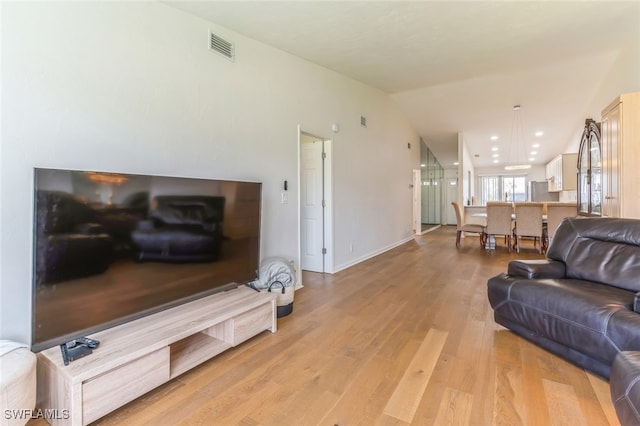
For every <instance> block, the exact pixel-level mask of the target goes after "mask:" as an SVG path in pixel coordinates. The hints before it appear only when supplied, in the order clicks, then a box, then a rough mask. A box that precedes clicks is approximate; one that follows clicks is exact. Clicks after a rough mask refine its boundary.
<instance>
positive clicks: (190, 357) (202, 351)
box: [169, 332, 231, 378]
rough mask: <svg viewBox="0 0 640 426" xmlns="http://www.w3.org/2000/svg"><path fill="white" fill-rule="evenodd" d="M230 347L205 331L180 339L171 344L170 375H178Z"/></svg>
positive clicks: (172, 376)
mask: <svg viewBox="0 0 640 426" xmlns="http://www.w3.org/2000/svg"><path fill="white" fill-rule="evenodd" d="M229 348H231V345H230V344H229V343H227V342H225V341H223V340H220V339H218V338H215V337H213V336H210V335H208V334H206V333H205V332H201V333H196V334H194V335H191V336H189V337H186V338H184V339H182V340H179V341H177V342H176V343H173V344H172V345H171V353H170V373H169V376H170V377H171V378H174V377H177V376H179V375H180V374H182V373H184V372H185V371H188V370H190V369H192V368H193V367H195V366H196V365H198V364H201V363H203V362H205V361H207V360H208V359H210V358H213V357H214V356H216V355H218V354H220V353H222V352H224V351H226V350H227V349H229Z"/></svg>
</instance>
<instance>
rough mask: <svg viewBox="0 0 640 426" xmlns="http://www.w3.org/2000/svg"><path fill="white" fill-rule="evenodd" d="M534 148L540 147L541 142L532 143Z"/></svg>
mask: <svg viewBox="0 0 640 426" xmlns="http://www.w3.org/2000/svg"><path fill="white" fill-rule="evenodd" d="M531 146H532V147H533V148H540V144H539V143H534V144H533V145H531Z"/></svg>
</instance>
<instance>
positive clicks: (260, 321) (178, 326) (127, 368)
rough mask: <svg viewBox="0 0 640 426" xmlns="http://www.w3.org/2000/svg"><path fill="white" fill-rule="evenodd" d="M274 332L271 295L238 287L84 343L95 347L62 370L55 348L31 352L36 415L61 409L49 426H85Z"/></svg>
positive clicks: (274, 311)
mask: <svg viewBox="0 0 640 426" xmlns="http://www.w3.org/2000/svg"><path fill="white" fill-rule="evenodd" d="M276 328H277V322H276V295H275V293H269V292H256V291H254V290H252V289H250V288H248V287H244V286H241V287H238V288H236V289H233V290H229V291H226V292H221V293H216V294H213V295H211V296H207V297H203V298H201V299H197V300H194V301H191V302H188V303H185V304H183V305H179V306H176V307H173V308H171V309H167V310H165V311H161V312H157V313H154V314H152V315H149V316H146V317H142V318H139V319H137V320H134V321H131V322H128V323H124V324H121V325H119V326H116V327H113V328H111V329H108V330H104V331H101V332H99V333H96V334H95V335H92V336H90V337H92V338H95V339H97V340H100V342H101V343H100V347H99V348H97V349H96V350H94V352H93V353H92V354H91V355H89V356H86V357H83V358H80V359H78V360H77V361H74V362H72V363H71V364H69V365H67V366H65V365H64V363H63V361H62V357H61V355H60V351H59V348H58V347H55V348H50V349H47V350H45V351H42V352H40V353H38V368H37V374H38V408H39V409H43V410H46V409H49V410H57V412H63V411H62V410H68V411H64V412H67V413H68V414H69V416H60V417H61V418H54V419H48V420H49V421H50V423H51V424H53V425H73V426H76V425H78V426H80V425H85V424H88V423H90V422H93V421H95V420H97V419H99V418H100V417H102V416H104V415H106V414H108V413H110V412H111V411H113V410H115V409H117V408H119V407H121V406H122V405H124V404H126V403H127V402H129V401H132V400H133V399H135V398H137V397H139V396H141V395H143V394H145V393H146V392H149V391H150V390H152V389H154V388H156V387H157V386H160V385H161V384H163V383H165V382H167V381H169V380H171V379H172V378H174V377H177V376H178V375H180V374H182V373H184V372H186V371H188V370H189V369H191V368H193V367H195V366H196V365H198V364H200V363H202V362H205V361H207V360H208V359H210V358H213V357H214V356H216V355H218V354H220V353H221V352H223V351H225V350H226V349H229V348H231V347H233V346H236V345H239V344H240V343H242V342H243V341H245V340H247V339H249V338H251V337H253V336H255V335H256V334H259V333H261V332H263V331H265V330H270V331H271V332H275V331H276ZM62 417H64V418H62Z"/></svg>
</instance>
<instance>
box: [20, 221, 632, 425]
mask: <svg viewBox="0 0 640 426" xmlns="http://www.w3.org/2000/svg"><path fill="white" fill-rule="evenodd" d="M501 242H502V241H501V240H500V239H498V248H497V250H496V251H495V252H487V251H485V250H482V249H481V248H480V247H479V244H478V239H477V238H467V239H464V240H463V243H462V247H461V248H460V249H458V250H457V249H456V248H455V229H454V228H452V227H443V228H440V229H438V230H436V231H433V232H430V233H428V234H425V235H423V236H420V237H416V239H415V240H414V241H411V242H409V243H407V244H404V245H402V246H400V247H397V248H395V249H393V250H391V251H389V252H387V253H384V254H382V255H380V256H378V257H375V258H373V259H370V260H368V261H366V262H363V263H361V264H359V265H356V266H354V267H351V268H349V269H346V270H344V271H342V272H339V273H337V274H334V275H323V274H314V273H304V275H303V276H304V285H305V287H304V288H303V289H301V290H299V291H298V292H296V294H295V302H294V312H293V313H292V314H291V315H289V316H288V317H285V318H281V319H280V320H279V322H278V327H279V329H278V332H277V333H275V334H271V333H268V332H265V333H263V334H261V335H259V336H257V337H255V338H254V339H251V340H250V341H248V342H246V343H244V344H243V345H241V346H240V347H238V348H235V349H232V350H229V351H227V352H225V353H223V354H222V355H220V356H218V357H217V358H214V359H213V360H211V361H209V362H207V363H205V364H203V365H201V366H200V367H198V368H195V369H194V370H192V371H190V372H188V373H185V374H184V375H183V376H180V377H179V378H177V379H176V380H173V381H171V382H169V383H167V384H166V385H164V386H162V387H160V388H158V389H157V390H155V391H153V392H151V393H149V394H147V395H145V396H143V397H141V398H140V399H138V400H136V401H134V402H132V403H130V404H129V405H127V406H125V407H123V408H121V409H120V410H118V411H116V412H114V413H112V414H111V415H109V416H107V417H105V418H103V419H102V420H101V421H99V422H98V423H99V424H101V425H120V424H126V425H138V424H145V425H178V424H184V425H193V424H199V425H245V426H250V425H296V426H298V425H329V426H331V425H339V426H346V425H406V424H411V425H617V424H619V423H618V421H617V419H616V415H615V412H614V410H613V407H612V404H611V401H610V396H609V386H608V383H607V382H606V381H605V380H603V379H601V378H599V377H597V376H594V375H592V374H589V373H586V372H585V371H584V370H582V369H580V368H578V367H575V366H573V365H572V364H569V363H568V362H566V361H564V360H562V359H560V358H558V357H557V356H555V355H552V354H550V353H548V352H546V351H544V350H542V349H540V348H538V347H536V346H534V345H533V344H531V343H529V342H527V341H525V340H523V339H522V338H520V337H517V336H515V335H514V334H512V333H511V332H509V331H507V330H506V329H504V328H502V327H500V326H498V325H496V324H495V323H494V321H493V316H492V311H491V308H490V307H489V304H488V301H487V296H486V282H487V279H488V278H489V277H491V276H493V275H496V274H498V273H500V272H502V271H504V270H505V268H506V264H507V262H508V261H509V260H510V259H515V258H518V257H519V258H539V257H540V255H538V254H537V253H536V251H535V250H534V249H533V247H532V244H531V242H527V243H525V244H526V245H525V247H527V248H525V249H523V250H522V251H521V253H520V254H519V255H518V254H515V253H512V254H510V253H508V252H507V250H506V249H505V247H504V244H500V243H501ZM36 424H43V421H40V420H39V421H32V422H30V426H31V425H36Z"/></svg>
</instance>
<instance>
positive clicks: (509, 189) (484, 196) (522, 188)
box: [478, 176, 527, 205]
mask: <svg viewBox="0 0 640 426" xmlns="http://www.w3.org/2000/svg"><path fill="white" fill-rule="evenodd" d="M478 181H479V189H480V191H479V192H480V193H479V194H478V198H479V200H478V201H479V202H480V204H481V205H485V204H487V201H510V202H518V201H526V200H527V177H526V176H480V177H479V178H478Z"/></svg>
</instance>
